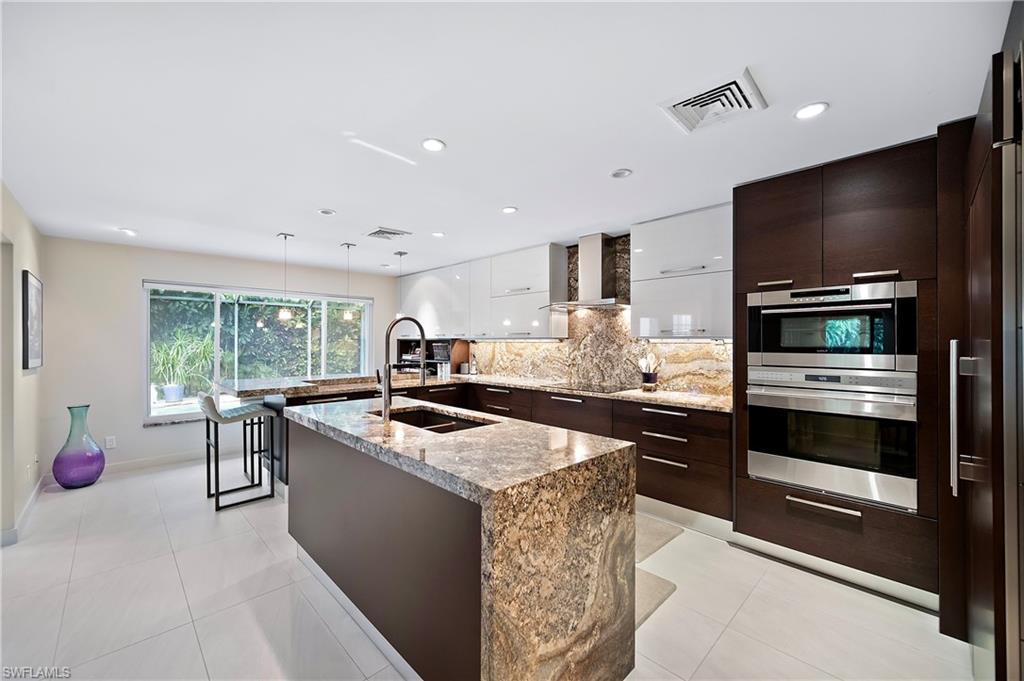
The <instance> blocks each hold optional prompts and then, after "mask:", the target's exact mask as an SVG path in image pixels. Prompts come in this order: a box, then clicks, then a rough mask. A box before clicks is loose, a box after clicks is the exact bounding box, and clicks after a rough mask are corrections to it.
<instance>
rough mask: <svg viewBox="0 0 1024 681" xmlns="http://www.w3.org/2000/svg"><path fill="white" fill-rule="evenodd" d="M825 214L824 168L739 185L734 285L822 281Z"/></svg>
mask: <svg viewBox="0 0 1024 681" xmlns="http://www.w3.org/2000/svg"><path fill="white" fill-rule="evenodd" d="M821 216H822V213H821V168H811V169H810V170H804V171H801V172H798V173H792V174H790V175H783V176H781V177H775V178H772V179H770V180H762V181H761V182H754V183H752V184H747V185H743V186H742V187H737V188H736V189H735V190H734V196H733V232H734V234H733V244H734V247H733V248H734V249H735V258H734V262H735V267H734V273H735V274H734V289H733V290H734V291H736V292H737V293H749V292H752V291H760V290H765V289H770V288H775V287H778V286H793V287H795V288H811V287H814V286H820V285H821ZM734 328H735V327H734Z"/></svg>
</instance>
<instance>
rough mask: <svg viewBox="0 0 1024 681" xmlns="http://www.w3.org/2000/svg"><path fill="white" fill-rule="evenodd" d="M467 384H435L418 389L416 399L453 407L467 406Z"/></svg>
mask: <svg viewBox="0 0 1024 681" xmlns="http://www.w3.org/2000/svg"><path fill="white" fill-rule="evenodd" d="M467 387H468V386H466V385H434V386H430V385H427V386H423V387H422V388H417V389H416V399H418V400H425V401H427V402H436V403H437V404H447V405H449V406H452V407H465V406H467V404H468V401H467V391H466V388H467Z"/></svg>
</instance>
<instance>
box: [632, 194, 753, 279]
mask: <svg viewBox="0 0 1024 681" xmlns="http://www.w3.org/2000/svg"><path fill="white" fill-rule="evenodd" d="M630 249H631V250H632V253H631V254H630V275H629V278H630V280H631V281H644V280H646V279H659V278H662V277H678V276H684V275H691V274H701V273H709V272H721V271H724V270H731V269H732V204H731V203H729V204H725V205H722V206H715V207H713V208H705V209H703V210H698V211H694V212H692V213H684V214H682V215H674V216H672V217H668V218H662V219H661V220H655V221H653V222H648V223H644V224H642V225H634V226H633V228H632V230H630ZM766 257H768V256H767V255H766Z"/></svg>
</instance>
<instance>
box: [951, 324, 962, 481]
mask: <svg viewBox="0 0 1024 681" xmlns="http://www.w3.org/2000/svg"><path fill="white" fill-rule="evenodd" d="M959 378H960V341H959V340H957V339H955V338H951V339H950V341H949V487H950V490H951V491H952V492H953V496H954V497H955V496H957V495H958V494H959V493H960V471H959V465H958V462H959V457H958V454H957V449H958V447H957V444H958V440H957V438H958V437H959V428H958V426H959V424H958V423H957V416H958V412H959V405H958V402H959V395H958V394H957V387H958V382H959V381H958V379H959Z"/></svg>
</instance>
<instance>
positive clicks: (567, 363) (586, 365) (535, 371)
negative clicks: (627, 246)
mask: <svg viewBox="0 0 1024 681" xmlns="http://www.w3.org/2000/svg"><path fill="white" fill-rule="evenodd" d="M627 243H628V242H627ZM472 349H473V352H474V353H475V355H476V361H477V370H478V371H479V372H480V373H482V374H496V375H499V376H522V377H526V378H550V379H553V380H559V381H564V380H570V381H574V382H580V383H609V384H614V385H623V384H625V385H634V384H635V385H639V384H640V369H639V367H638V366H637V361H638V360H639V359H640V358H641V357H643V356H645V355H646V354H647V353H648V352H653V353H654V354H656V355H657V356H659V357H660V358H662V360H664V363H663V365H662V367H661V370H660V371H659V372H658V373H659V376H658V384H659V387H660V388H661V389H663V390H680V391H689V392H698V393H703V394H706V395H731V394H732V343H731V342H723V341H691V340H687V341H683V342H665V343H661V342H651V341H649V340H646V339H642V338H633V337H632V336H631V335H630V328H629V310H619V309H613V310H604V309H582V310H575V311H573V312H570V313H569V337H568V338H567V339H565V340H562V341H556V342H530V341H526V342H524V341H497V342H491V341H487V342H478V343H474V344H473V346H472Z"/></svg>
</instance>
